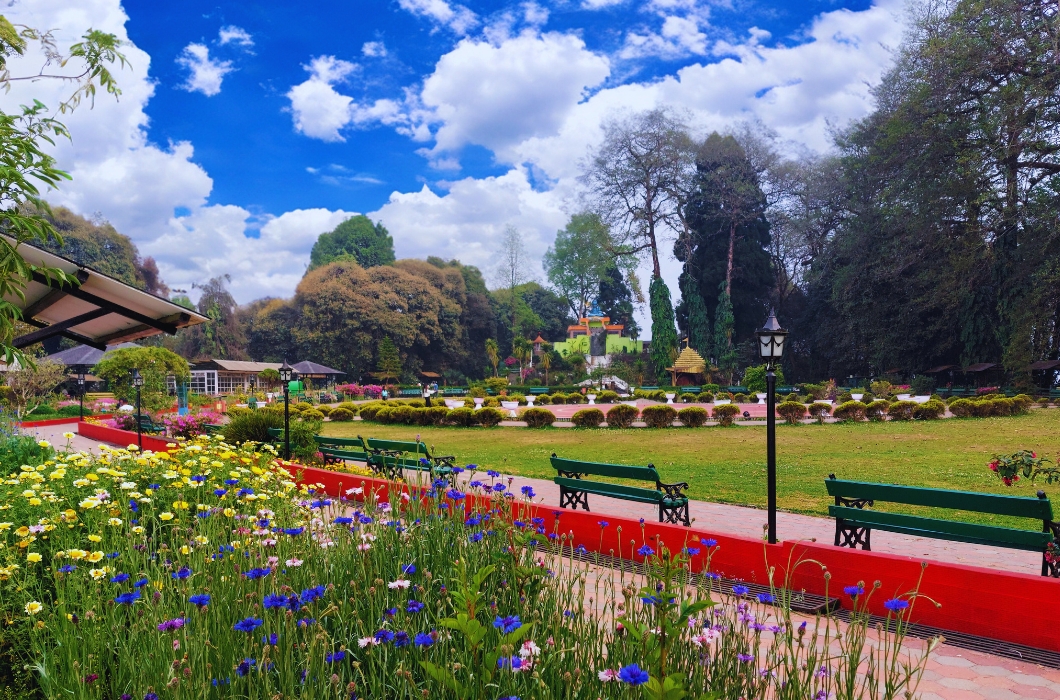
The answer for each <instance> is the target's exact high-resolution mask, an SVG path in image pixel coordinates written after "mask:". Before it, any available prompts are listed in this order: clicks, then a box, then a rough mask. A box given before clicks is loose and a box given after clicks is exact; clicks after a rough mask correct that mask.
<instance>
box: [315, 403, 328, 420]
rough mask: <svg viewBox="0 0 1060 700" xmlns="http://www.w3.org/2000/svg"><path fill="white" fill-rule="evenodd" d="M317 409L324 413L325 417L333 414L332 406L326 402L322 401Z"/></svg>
mask: <svg viewBox="0 0 1060 700" xmlns="http://www.w3.org/2000/svg"><path fill="white" fill-rule="evenodd" d="M317 410H318V411H320V412H321V413H322V414H324V417H325V418H327V417H328V416H330V415H331V406H329V405H327V404H326V403H322V404H320V405H319V406H317Z"/></svg>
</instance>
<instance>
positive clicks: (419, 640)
mask: <svg viewBox="0 0 1060 700" xmlns="http://www.w3.org/2000/svg"><path fill="white" fill-rule="evenodd" d="M412 642H413V643H414V644H415V645H416V646H418V647H429V646H430V645H432V644H434V639H433V638H432V637H431V635H429V634H426V633H424V632H417V633H416V637H415V639H413V640H412Z"/></svg>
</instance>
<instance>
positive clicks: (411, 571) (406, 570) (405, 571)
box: [401, 564, 416, 574]
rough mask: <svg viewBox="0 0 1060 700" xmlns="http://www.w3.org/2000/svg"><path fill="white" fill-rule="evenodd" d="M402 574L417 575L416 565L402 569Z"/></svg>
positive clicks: (407, 565) (406, 565)
mask: <svg viewBox="0 0 1060 700" xmlns="http://www.w3.org/2000/svg"><path fill="white" fill-rule="evenodd" d="M401 573H403V574H414V573H416V565H415V564H405V565H404V566H403V567H401Z"/></svg>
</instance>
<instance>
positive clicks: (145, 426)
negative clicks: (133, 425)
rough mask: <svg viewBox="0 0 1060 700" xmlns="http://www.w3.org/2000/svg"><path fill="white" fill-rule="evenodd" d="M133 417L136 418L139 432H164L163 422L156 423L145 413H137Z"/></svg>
mask: <svg viewBox="0 0 1060 700" xmlns="http://www.w3.org/2000/svg"><path fill="white" fill-rule="evenodd" d="M134 418H136V422H137V423H139V424H140V432H141V433H155V434H160V433H165V432H166V426H165V424H164V423H156V422H155V421H154V419H152V418H151V416H149V415H147V414H146V413H138V414H136V415H135V416H134Z"/></svg>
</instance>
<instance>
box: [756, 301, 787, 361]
mask: <svg viewBox="0 0 1060 700" xmlns="http://www.w3.org/2000/svg"><path fill="white" fill-rule="evenodd" d="M787 334H788V332H787V331H786V330H784V329H783V328H781V327H780V323H779V322H778V321H777V315H776V313H775V312H774V311H773V309H770V310H769V318H768V319H766V325H764V326H762V328H761V330H759V331H758V334H757V335H758V355H759V357H761V358H762V360H763V361H764V362H765V363H766V364H767V365H769V366H773V365H775V364H776V363H777V362H780V358H782V357H783V356H784V338H785V336H787Z"/></svg>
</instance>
